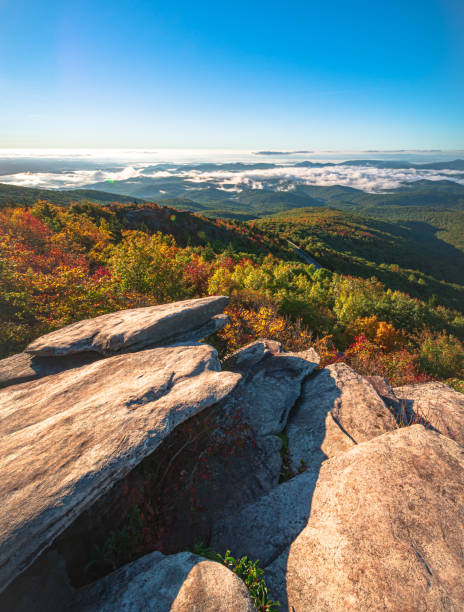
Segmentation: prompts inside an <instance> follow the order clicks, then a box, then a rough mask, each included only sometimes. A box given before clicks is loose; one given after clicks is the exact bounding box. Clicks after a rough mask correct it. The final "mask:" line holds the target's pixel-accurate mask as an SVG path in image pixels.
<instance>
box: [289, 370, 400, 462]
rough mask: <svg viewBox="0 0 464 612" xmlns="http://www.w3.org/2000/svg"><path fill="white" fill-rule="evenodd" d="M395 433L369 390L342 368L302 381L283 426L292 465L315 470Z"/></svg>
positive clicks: (362, 380)
mask: <svg viewBox="0 0 464 612" xmlns="http://www.w3.org/2000/svg"><path fill="white" fill-rule="evenodd" d="M396 427H397V423H396V420H395V418H394V417H393V415H392V413H391V412H390V410H389V409H388V408H387V407H386V406H385V404H384V402H383V401H382V400H381V398H380V397H379V395H378V394H377V392H376V391H375V389H374V388H373V386H372V385H371V384H370V383H369V382H368V381H367V380H366V379H365V378H363V377H362V376H360V375H359V374H357V373H356V372H355V371H354V370H352V369H351V368H350V367H349V366H347V365H346V364H345V363H334V364H332V365H330V366H328V367H327V368H324V369H323V370H321V371H320V372H317V373H316V374H315V375H314V376H312V377H311V378H309V379H308V380H306V382H305V383H304V385H303V390H302V393H301V397H300V399H299V402H298V405H297V407H296V408H295V410H294V411H293V412H292V414H291V417H290V419H289V422H288V426H287V430H286V433H287V436H288V453H289V458H290V464H291V467H292V469H293V470H294V471H297V470H298V468H299V467H300V465H301V461H303V462H304V465H306V466H307V467H308V468H309V469H312V470H314V469H318V468H319V466H320V464H321V463H322V461H324V460H325V459H327V458H330V457H333V456H334V455H337V454H339V453H343V452H345V451H347V450H349V449H350V448H351V447H352V446H354V445H355V444H358V443H359V442H365V441H367V440H370V439H371V438H374V437H376V436H379V435H381V434H383V433H386V432H387V431H392V430H394V429H395V428H396Z"/></svg>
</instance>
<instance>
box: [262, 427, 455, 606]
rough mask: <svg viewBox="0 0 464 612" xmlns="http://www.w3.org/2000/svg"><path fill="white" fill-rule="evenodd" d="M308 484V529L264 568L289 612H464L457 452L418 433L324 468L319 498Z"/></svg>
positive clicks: (406, 432)
mask: <svg viewBox="0 0 464 612" xmlns="http://www.w3.org/2000/svg"><path fill="white" fill-rule="evenodd" d="M305 478H307V476H306V475H302V476H299V477H297V478H295V482H300V483H301V488H300V497H303V496H304V495H307V497H308V499H307V502H306V503H307V505H308V507H309V512H308V520H307V524H306V526H305V527H304V528H303V530H302V531H301V533H300V534H299V535H298V536H297V537H296V538H295V539H294V540H293V542H292V543H291V544H290V545H289V546H288V547H287V548H286V549H285V550H284V551H283V552H282V553H281V554H280V555H279V556H278V557H277V558H276V559H275V560H274V561H273V563H271V564H270V565H269V566H268V567H267V568H266V578H267V582H268V585H269V586H270V589H271V592H272V594H273V596H274V597H275V598H277V599H279V600H280V601H281V602H282V603H283V610H286V609H289V610H294V611H295V612H308V611H311V610H314V611H317V612H319V611H321V610H326V611H329V610H330V611H335V612H336V611H340V612H342V611H343V612H345V611H346V610H394V611H397V610H398V611H399V610H405V609H407V610H424V611H429V610H430V611H434V612H435V611H439V610H443V611H444V610H446V611H458V610H462V609H464V582H463V580H462V576H463V575H464V451H463V449H462V447H461V446H460V445H459V444H456V443H455V442H454V441H453V440H450V439H449V438H447V437H445V436H442V435H440V434H438V433H437V432H434V431H430V430H426V429H425V428H424V427H422V426H421V425H415V426H412V427H407V428H402V429H397V430H396V431H394V432H390V433H387V434H384V435H382V436H379V437H377V438H374V439H372V440H370V441H369V442H365V443H362V444H359V445H357V446H355V447H354V448H352V449H351V450H350V451H348V452H346V453H343V454H341V455H337V456H336V457H334V458H332V459H330V460H329V461H326V462H324V463H323V464H322V466H321V469H320V473H319V478H318V480H317V484H316V486H315V488H312V486H311V483H310V486H309V487H307V486H306V482H305ZM295 486H296V485H295ZM300 503H302V502H300Z"/></svg>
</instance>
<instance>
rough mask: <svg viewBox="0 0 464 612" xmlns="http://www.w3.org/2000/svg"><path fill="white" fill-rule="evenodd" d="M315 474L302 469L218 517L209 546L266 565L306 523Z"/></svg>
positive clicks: (314, 471)
mask: <svg viewBox="0 0 464 612" xmlns="http://www.w3.org/2000/svg"><path fill="white" fill-rule="evenodd" d="M318 476H319V471H318V470H309V471H307V472H304V473H303V474H301V475H300V476H297V477H295V478H292V479H291V480H289V481H288V482H285V483H283V484H280V485H279V486H277V487H276V488H274V489H272V490H271V491H270V492H268V493H267V494H266V495H262V496H261V497H259V498H258V499H257V500H255V501H254V502H252V503H250V504H248V505H246V506H245V507H243V508H241V509H240V510H238V511H235V512H234V511H231V512H229V513H228V514H227V515H226V516H224V517H220V518H219V519H218V520H217V521H216V522H215V523H214V525H213V529H212V534H211V547H212V548H213V549H214V550H217V551H220V552H224V551H226V550H228V549H229V550H231V551H232V553H233V554H234V555H236V556H238V557H239V556H242V555H247V556H248V557H249V558H250V559H259V560H260V562H261V565H262V566H265V565H268V564H269V563H271V562H272V561H273V560H274V559H275V558H276V557H277V556H278V555H279V554H280V553H281V552H282V551H283V550H284V549H285V547H286V546H288V544H289V543H290V542H292V541H293V540H294V539H295V538H296V537H297V535H298V534H299V533H300V532H301V530H302V529H303V528H304V527H305V526H306V524H307V522H308V516H309V513H310V509H311V493H312V491H313V490H314V487H315V486H316V482H317V479H318Z"/></svg>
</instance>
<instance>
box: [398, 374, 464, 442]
mask: <svg viewBox="0 0 464 612" xmlns="http://www.w3.org/2000/svg"><path fill="white" fill-rule="evenodd" d="M394 391H395V395H396V397H397V398H399V399H400V400H403V402H404V411H405V413H406V418H408V419H410V420H419V419H421V420H423V421H424V422H425V423H427V424H428V425H429V426H431V427H432V428H433V429H436V430H437V431H439V432H440V433H442V434H443V435H444V436H448V438H451V439H452V440H455V441H456V442H459V444H462V445H464V395H463V394H462V393H458V392H457V391H455V390H454V389H451V388H450V387H448V386H446V385H444V384H443V383H439V382H428V383H423V384H418V385H406V386H404V387H395V389H394Z"/></svg>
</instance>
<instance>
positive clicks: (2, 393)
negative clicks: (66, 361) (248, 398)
mask: <svg viewBox="0 0 464 612" xmlns="http://www.w3.org/2000/svg"><path fill="white" fill-rule="evenodd" d="M239 379H240V375H239V374H236V373H232V372H220V364H219V359H218V356H217V353H216V351H215V350H214V349H213V348H211V347H210V346H207V345H197V346H177V347H168V348H157V349H150V350H145V351H141V352H138V353H129V354H124V355H118V356H114V357H110V358H108V359H103V360H100V361H97V362H95V363H92V364H89V365H85V366H82V367H81V368H75V369H73V370H70V371H66V372H62V373H60V374H55V375H52V376H47V377H46V378H42V379H40V380H37V381H32V382H26V383H23V384H21V385H16V386H12V387H7V388H4V389H2V390H0V432H1V437H0V473H1V479H0V508H1V510H0V591H1V590H3V589H4V588H5V587H6V585H7V584H8V583H9V582H10V581H11V580H12V579H14V578H15V576H16V575H17V574H18V573H19V572H21V571H22V570H24V569H25V568H26V567H28V566H29V565H30V564H31V563H32V562H33V561H34V559H35V558H36V557H37V556H38V555H39V554H40V553H41V552H42V551H43V550H44V549H46V548H47V547H48V546H49V545H50V544H51V543H52V542H53V541H54V539H55V538H56V537H57V535H59V534H60V533H61V532H62V531H63V530H64V529H65V528H66V527H67V526H69V525H70V524H71V523H72V522H73V520H74V519H75V518H76V517H77V516H78V515H79V514H81V513H82V512H83V511H84V510H85V509H86V508H89V507H90V506H91V505H92V503H93V502H95V500H96V499H98V498H99V497H100V496H101V495H103V494H104V493H105V492H106V491H107V490H108V489H109V488H110V487H111V486H112V485H113V484H114V483H115V482H116V481H117V480H119V479H120V478H122V477H123V476H125V475H126V474H127V473H128V472H129V471H130V470H132V469H133V468H134V467H135V466H136V465H137V464H138V463H139V462H140V461H141V460H142V459H143V458H144V457H146V456H147V455H148V454H150V453H151V452H152V451H153V450H154V449H155V448H156V447H157V446H158V445H159V444H160V443H161V442H162V440H163V439H164V438H166V436H168V435H169V434H170V432H172V431H173V429H174V428H175V427H176V426H177V425H178V424H180V423H181V422H183V421H185V420H186V419H187V418H189V417H190V416H192V415H194V414H196V413H198V412H200V411H201V410H203V409H204V408H206V407H208V406H211V405H213V404H215V403H216V402H218V401H219V400H221V399H222V398H224V397H225V396H227V395H228V394H229V393H230V392H231V391H232V390H233V389H234V387H235V386H236V384H237V383H238V381H239Z"/></svg>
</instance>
